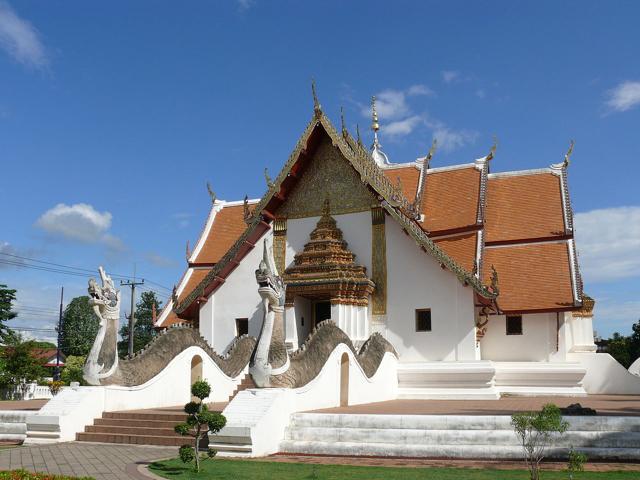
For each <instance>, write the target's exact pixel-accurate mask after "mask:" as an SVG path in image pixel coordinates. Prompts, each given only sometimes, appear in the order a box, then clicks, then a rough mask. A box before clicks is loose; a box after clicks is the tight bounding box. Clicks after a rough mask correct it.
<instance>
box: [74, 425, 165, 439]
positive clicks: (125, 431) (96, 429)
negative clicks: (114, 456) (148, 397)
mask: <svg viewBox="0 0 640 480" xmlns="http://www.w3.org/2000/svg"><path fill="white" fill-rule="evenodd" d="M85 432H87V433H114V434H121V435H150V436H153V437H159V436H168V437H173V436H175V435H177V434H176V432H175V430H174V429H173V428H153V427H123V426H115V427H114V426H110V425H87V426H86V427H85Z"/></svg>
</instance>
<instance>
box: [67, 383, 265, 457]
mask: <svg viewBox="0 0 640 480" xmlns="http://www.w3.org/2000/svg"><path fill="white" fill-rule="evenodd" d="M253 387H255V384H254V383H253V380H252V379H251V377H250V376H249V375H245V376H244V377H243V378H242V380H241V381H240V383H239V384H238V387H237V388H236V390H235V391H234V392H233V394H232V395H231V396H230V397H229V401H231V400H232V399H233V398H234V397H235V396H236V395H237V394H238V393H239V392H241V391H243V390H246V389H247V388H253ZM224 406H225V404H210V405H209V409H210V410H213V411H222V409H223V408H224ZM186 418H187V416H186V414H185V413H184V412H183V411H182V407H180V406H177V407H170V408H158V409H150V410H136V411H126V412H104V413H103V414H102V417H101V418H96V419H95V420H94V421H93V425H88V426H86V427H85V431H84V432H81V433H78V434H77V435H76V440H78V441H80V442H102V443H129V444H138V445H164V446H180V445H184V444H186V443H189V440H190V439H189V437H183V436H181V435H178V434H177V433H175V431H174V430H173V428H174V427H175V426H176V425H177V424H178V423H182V422H184V421H185V420H186ZM201 446H202V447H203V448H206V447H207V439H206V437H205V438H204V440H203V442H202V445H201Z"/></svg>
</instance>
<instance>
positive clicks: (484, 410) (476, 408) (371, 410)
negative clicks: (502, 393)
mask: <svg viewBox="0 0 640 480" xmlns="http://www.w3.org/2000/svg"><path fill="white" fill-rule="evenodd" d="M545 403H555V404H556V405H558V406H559V407H566V406H568V405H570V404H572V403H579V404H580V405H582V406H583V407H590V408H593V409H595V410H596V412H597V413H598V415H621V416H640V395H589V396H586V397H502V398H500V399H499V400H390V401H388V402H376V403H366V404H363V405H353V406H350V407H336V408H327V409H323V410H316V412H317V413H355V414H358V413H364V414H379V415H381V414H389V415H511V414H512V413H514V412H520V411H527V410H540V409H541V408H542V406H543V405H544V404H545Z"/></svg>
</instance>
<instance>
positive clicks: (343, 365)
mask: <svg viewBox="0 0 640 480" xmlns="http://www.w3.org/2000/svg"><path fill="white" fill-rule="evenodd" d="M348 405H349V355H348V354H347V353H343V354H342V358H340V406H341V407H346V406H348Z"/></svg>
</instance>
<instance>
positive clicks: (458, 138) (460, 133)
mask: <svg viewBox="0 0 640 480" xmlns="http://www.w3.org/2000/svg"><path fill="white" fill-rule="evenodd" d="M426 125H427V127H429V128H430V129H431V130H433V138H435V139H437V140H438V148H440V149H442V150H443V151H445V152H452V151H453V150H456V149H458V148H461V147H464V146H465V145H469V144H472V143H474V142H475V141H476V140H477V139H478V135H479V134H478V132H476V131H474V130H466V129H462V130H456V129H453V128H451V127H449V126H447V125H445V124H444V123H443V122H441V121H440V120H437V119H433V118H429V119H427V121H426Z"/></svg>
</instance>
